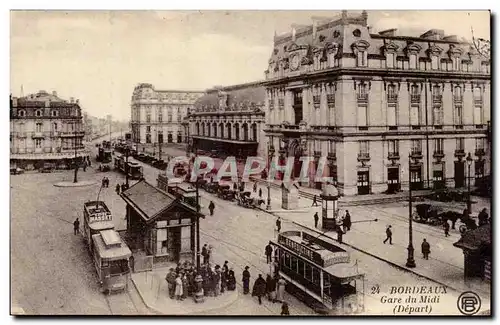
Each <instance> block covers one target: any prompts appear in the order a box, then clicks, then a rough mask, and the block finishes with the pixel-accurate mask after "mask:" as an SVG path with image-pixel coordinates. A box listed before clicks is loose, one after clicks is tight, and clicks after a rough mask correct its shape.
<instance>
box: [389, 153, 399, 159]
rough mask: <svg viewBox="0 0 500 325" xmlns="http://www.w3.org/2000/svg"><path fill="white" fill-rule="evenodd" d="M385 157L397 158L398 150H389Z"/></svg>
mask: <svg viewBox="0 0 500 325" xmlns="http://www.w3.org/2000/svg"><path fill="white" fill-rule="evenodd" d="M387 159H399V152H389V154H388V155H387Z"/></svg>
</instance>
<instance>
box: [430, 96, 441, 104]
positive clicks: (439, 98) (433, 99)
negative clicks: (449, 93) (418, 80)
mask: <svg viewBox="0 0 500 325" xmlns="http://www.w3.org/2000/svg"><path fill="white" fill-rule="evenodd" d="M432 101H433V102H438V103H441V102H442V101H443V95H432Z"/></svg>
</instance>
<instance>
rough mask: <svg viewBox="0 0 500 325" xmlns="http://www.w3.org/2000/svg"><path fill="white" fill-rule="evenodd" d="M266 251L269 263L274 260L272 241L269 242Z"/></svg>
mask: <svg viewBox="0 0 500 325" xmlns="http://www.w3.org/2000/svg"><path fill="white" fill-rule="evenodd" d="M265 253H266V263H267V264H269V263H271V261H272V259H271V256H272V254H273V247H272V246H271V242H269V244H267V246H266V249H265Z"/></svg>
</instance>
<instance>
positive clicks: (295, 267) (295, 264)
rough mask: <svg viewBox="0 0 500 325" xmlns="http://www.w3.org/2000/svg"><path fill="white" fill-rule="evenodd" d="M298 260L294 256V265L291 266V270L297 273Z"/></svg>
mask: <svg viewBox="0 0 500 325" xmlns="http://www.w3.org/2000/svg"><path fill="white" fill-rule="evenodd" d="M297 262H298V260H297V258H296V257H295V256H292V265H291V266H290V269H291V270H292V271H294V272H295V273H297Z"/></svg>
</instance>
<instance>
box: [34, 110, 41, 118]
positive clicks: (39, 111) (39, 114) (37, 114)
mask: <svg viewBox="0 0 500 325" xmlns="http://www.w3.org/2000/svg"><path fill="white" fill-rule="evenodd" d="M35 116H37V117H40V116H42V111H41V110H39V109H37V110H36V111H35Z"/></svg>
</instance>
